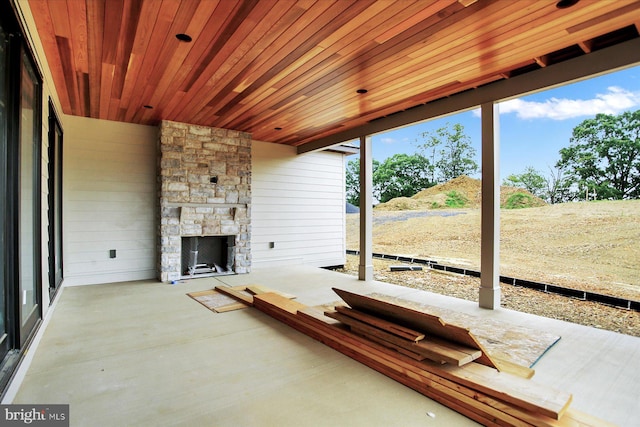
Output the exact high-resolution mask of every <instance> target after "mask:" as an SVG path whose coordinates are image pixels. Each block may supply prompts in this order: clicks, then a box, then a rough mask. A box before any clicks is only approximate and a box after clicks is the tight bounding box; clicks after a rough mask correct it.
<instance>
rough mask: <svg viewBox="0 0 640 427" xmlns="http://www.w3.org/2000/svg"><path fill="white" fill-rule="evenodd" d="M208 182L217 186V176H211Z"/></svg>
mask: <svg viewBox="0 0 640 427" xmlns="http://www.w3.org/2000/svg"><path fill="white" fill-rule="evenodd" d="M209 182H210V183H212V184H217V183H218V177H217V176H212V177H211V178H209Z"/></svg>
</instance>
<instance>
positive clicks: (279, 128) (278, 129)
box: [274, 128, 282, 130]
mask: <svg viewBox="0 0 640 427" xmlns="http://www.w3.org/2000/svg"><path fill="white" fill-rule="evenodd" d="M274 129H275V130H282V128H274Z"/></svg>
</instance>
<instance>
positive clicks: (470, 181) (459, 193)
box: [376, 175, 546, 211]
mask: <svg viewBox="0 0 640 427" xmlns="http://www.w3.org/2000/svg"><path fill="white" fill-rule="evenodd" d="M454 192H455V193H454ZM515 194H522V196H521V197H518V198H517V199H511V203H508V202H509V201H510V198H511V197H512V196H514V195H515ZM452 196H453V197H452ZM452 201H453V202H454V203H455V202H458V201H463V202H459V203H464V205H463V206H462V205H460V204H458V203H455V204H453V205H452ZM481 201H482V182H481V181H480V180H479V179H474V178H470V177H468V176H466V175H462V176H459V177H457V178H454V179H452V180H451V181H448V182H445V183H443V184H438V185H435V186H433V187H430V188H427V189H424V190H422V191H420V192H418V193H417V194H415V195H413V196H412V197H410V198H409V197H398V198H395V199H391V200H389V201H388V202H386V203H381V204H379V205H378V206H376V209H380V210H386V211H394V210H417V209H437V208H447V207H465V208H479V207H480V203H481ZM514 202H519V203H520V205H517V206H512V205H513V204H514ZM507 205H509V207H535V206H544V205H546V203H545V202H544V200H542V199H540V198H538V197H536V196H534V195H533V194H531V193H530V192H529V191H527V190H525V189H524V188H517V187H500V206H501V207H505V206H507Z"/></svg>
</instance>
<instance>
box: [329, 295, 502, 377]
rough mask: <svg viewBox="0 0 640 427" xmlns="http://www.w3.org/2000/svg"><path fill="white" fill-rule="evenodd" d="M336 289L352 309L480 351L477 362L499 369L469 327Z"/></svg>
mask: <svg viewBox="0 0 640 427" xmlns="http://www.w3.org/2000/svg"><path fill="white" fill-rule="evenodd" d="M333 291H334V292H335V293H336V294H338V296H339V297H340V298H342V299H343V300H344V302H346V303H347V304H349V306H350V307H351V308H354V309H356V310H359V311H363V312H365V313H368V314H371V315H375V316H377V317H381V318H384V319H386V320H388V321H391V322H395V323H399V324H400V325H402V326H406V327H408V328H412V329H416V330H418V331H423V332H425V333H426V334H428V335H436V336H438V337H441V338H444V339H446V340H448V341H452V342H455V343H458V344H462V345H464V346H467V347H471V348H474V349H477V350H480V351H482V354H481V356H480V357H479V358H478V359H477V360H476V361H477V362H478V363H482V364H483V365H487V366H490V367H492V368H496V369H498V367H497V366H496V363H495V362H494V361H493V360H492V359H491V357H490V356H489V354H488V353H487V352H486V350H485V349H484V347H483V346H482V344H480V342H478V340H477V339H476V338H475V337H474V336H473V335H472V334H471V332H469V330H468V329H466V328H462V327H460V326H455V325H451V324H447V323H446V322H444V321H443V320H442V319H440V318H439V317H438V316H434V315H431V314H428V313H423V312H420V311H416V310H412V309H410V308H407V307H402V306H399V305H395V304H391V303H388V302H386V301H382V300H380V299H376V298H372V297H368V296H365V295H360V294H356V293H353V292H349V291H345V290H342V289H337V288H333Z"/></svg>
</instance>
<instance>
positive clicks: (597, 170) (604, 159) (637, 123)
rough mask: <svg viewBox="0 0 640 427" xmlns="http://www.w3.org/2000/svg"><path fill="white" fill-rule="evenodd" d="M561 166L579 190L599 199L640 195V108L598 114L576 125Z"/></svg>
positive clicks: (561, 160) (560, 163) (565, 149)
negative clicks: (617, 112) (617, 113)
mask: <svg viewBox="0 0 640 427" xmlns="http://www.w3.org/2000/svg"><path fill="white" fill-rule="evenodd" d="M560 156H561V158H560V160H559V161H558V163H557V166H558V167H561V168H564V169H565V170H566V172H567V177H568V178H570V179H571V180H572V181H573V182H575V183H577V194H576V197H579V195H580V194H585V193H587V194H589V195H591V196H592V197H595V198H596V199H637V198H639V197H640V110H638V111H635V112H630V111H627V112H625V113H622V114H619V115H610V114H598V115H596V117H595V118H593V119H587V120H584V121H583V122H582V123H580V124H579V125H578V126H576V127H575V128H574V129H573V133H572V137H571V140H570V146H569V147H566V148H562V149H561V150H560Z"/></svg>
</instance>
